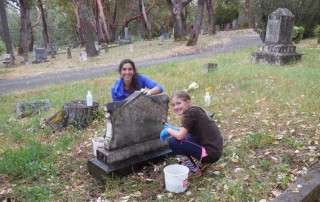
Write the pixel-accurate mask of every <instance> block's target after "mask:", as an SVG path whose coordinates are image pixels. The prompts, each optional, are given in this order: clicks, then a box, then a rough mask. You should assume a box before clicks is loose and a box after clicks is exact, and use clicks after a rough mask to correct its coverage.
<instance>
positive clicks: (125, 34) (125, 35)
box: [124, 27, 129, 39]
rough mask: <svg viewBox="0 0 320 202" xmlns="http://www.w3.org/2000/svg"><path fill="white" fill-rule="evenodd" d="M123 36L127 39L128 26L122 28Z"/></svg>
mask: <svg viewBox="0 0 320 202" xmlns="http://www.w3.org/2000/svg"><path fill="white" fill-rule="evenodd" d="M124 38H125V39H129V28H128V27H125V28H124Z"/></svg>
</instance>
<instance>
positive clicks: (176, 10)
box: [166, 0, 192, 41]
mask: <svg viewBox="0 0 320 202" xmlns="http://www.w3.org/2000/svg"><path fill="white" fill-rule="evenodd" d="M166 1H167V3H168V5H169V8H170V12H171V16H172V19H173V28H174V33H173V36H174V41H184V40H186V38H185V37H184V30H183V26H182V20H181V11H182V9H183V8H184V7H185V6H187V5H188V4H189V3H190V2H191V1H192V0H185V1H181V2H180V3H178V4H177V3H175V2H174V1H172V0H166Z"/></svg>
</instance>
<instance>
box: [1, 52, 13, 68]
mask: <svg viewBox="0 0 320 202" xmlns="http://www.w3.org/2000/svg"><path fill="white" fill-rule="evenodd" d="M3 57H4V61H2V63H3V64H5V65H6V67H9V65H10V59H11V55H10V54H3Z"/></svg>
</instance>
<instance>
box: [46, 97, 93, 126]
mask: <svg viewBox="0 0 320 202" xmlns="http://www.w3.org/2000/svg"><path fill="white" fill-rule="evenodd" d="M98 108H99V103H97V102H93V105H92V106H87V104H86V101H85V100H79V101H74V102H69V103H66V104H64V105H63V109H62V110H60V111H58V112H57V113H56V114H54V115H53V116H52V117H50V118H48V119H46V120H45V123H46V125H49V126H51V127H52V128H53V129H58V130H59V131H61V130H62V129H63V128H64V127H67V126H68V125H72V126H75V127H76V128H79V129H83V128H86V127H87V126H89V125H90V123H91V122H92V120H93V118H94V117H93V116H94V113H95V112H96V111H97V110H98Z"/></svg>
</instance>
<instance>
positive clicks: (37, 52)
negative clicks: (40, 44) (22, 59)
mask: <svg viewBox="0 0 320 202" xmlns="http://www.w3.org/2000/svg"><path fill="white" fill-rule="evenodd" d="M40 62H48V57H47V49H46V48H33V62H32V63H40Z"/></svg>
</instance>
